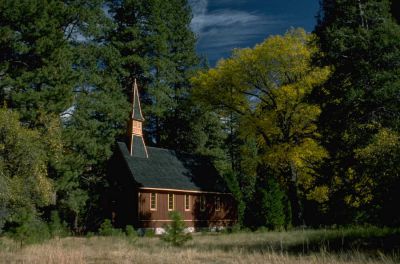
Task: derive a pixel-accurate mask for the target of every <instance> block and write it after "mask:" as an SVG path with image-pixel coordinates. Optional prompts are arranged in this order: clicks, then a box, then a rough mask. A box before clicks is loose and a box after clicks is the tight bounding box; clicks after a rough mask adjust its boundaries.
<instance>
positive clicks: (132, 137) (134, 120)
mask: <svg viewBox="0 0 400 264" xmlns="http://www.w3.org/2000/svg"><path fill="white" fill-rule="evenodd" d="M143 121H144V118H143V115H142V109H141V107H140V98H139V91H138V87H137V83H136V79H135V81H134V83H133V87H132V112H131V118H130V120H129V128H128V136H129V146H128V147H129V153H130V154H131V156H134V157H138V158H148V157H149V156H148V154H147V148H146V145H145V144H144V140H143V130H142V123H143Z"/></svg>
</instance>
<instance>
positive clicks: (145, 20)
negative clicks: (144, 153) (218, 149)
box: [110, 0, 207, 151]
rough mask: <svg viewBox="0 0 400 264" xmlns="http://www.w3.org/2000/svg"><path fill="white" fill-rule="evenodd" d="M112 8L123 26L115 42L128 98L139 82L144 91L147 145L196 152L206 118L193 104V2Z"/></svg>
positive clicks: (139, 1) (137, 0)
mask: <svg viewBox="0 0 400 264" xmlns="http://www.w3.org/2000/svg"><path fill="white" fill-rule="evenodd" d="M110 6H111V13H112V14H113V16H114V19H115V22H116V24H117V27H116V30H115V32H114V34H113V35H112V37H111V41H112V43H113V45H114V46H115V47H116V48H117V49H118V50H119V52H120V54H121V59H122V70H121V71H122V72H124V77H123V79H122V84H123V86H124V87H125V89H126V93H127V94H129V92H130V90H131V86H132V82H133V80H134V78H137V79H138V82H139V84H140V86H141V87H143V88H142V90H141V93H142V96H141V98H142V100H143V111H144V112H145V114H144V115H145V116H146V123H145V131H146V132H147V133H146V136H147V142H148V143H150V144H155V145H157V146H162V147H168V148H173V149H178V150H185V151H193V150H194V149H196V148H197V145H198V142H199V140H200V139H199V137H200V136H199V135H198V134H196V133H197V131H199V129H198V128H199V125H201V124H202V123H203V122H204V120H205V119H204V115H202V112H201V111H200V110H199V109H196V108H194V107H193V106H192V104H191V103H190V101H188V98H189V93H190V86H189V82H188V79H189V76H190V74H191V71H192V70H193V69H194V68H195V67H197V66H198V64H199V59H198V57H197V55H196V53H195V36H194V34H193V32H192V31H191V30H190V27H189V24H190V21H191V12H190V7H189V5H188V3H187V1H186V0H172V1H162V0H150V1H147V0H146V1H143V0H126V1H111V3H110ZM199 111H200V112H199ZM206 119H207V118H206ZM203 127H204V126H203ZM200 131H201V129H200ZM196 141H197V142H196Z"/></svg>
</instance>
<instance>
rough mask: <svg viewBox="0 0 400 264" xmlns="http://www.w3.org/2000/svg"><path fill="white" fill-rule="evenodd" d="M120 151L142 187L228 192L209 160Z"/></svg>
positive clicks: (161, 151)
mask: <svg viewBox="0 0 400 264" xmlns="http://www.w3.org/2000/svg"><path fill="white" fill-rule="evenodd" d="M118 149H119V151H120V152H121V154H122V157H123V159H124V160H125V162H126V164H127V165H128V168H129V171H130V173H131V176H132V177H133V179H134V180H135V181H136V182H137V183H138V185H139V186H140V187H148V188H160V189H178V190H192V191H208V192H228V190H227V188H226V185H225V184H224V181H223V180H222V179H221V177H219V174H218V172H217V170H216V169H215V168H214V166H213V165H212V164H211V162H210V160H209V159H208V158H206V157H202V156H196V155H190V154H182V153H177V152H175V151H173V150H168V149H161V148H154V147H147V152H148V155H149V157H148V158H139V157H134V156H131V155H129V152H128V149H127V147H126V144H125V143H123V142H118Z"/></svg>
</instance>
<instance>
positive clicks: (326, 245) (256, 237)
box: [0, 228, 400, 264]
mask: <svg viewBox="0 0 400 264" xmlns="http://www.w3.org/2000/svg"><path fill="white" fill-rule="evenodd" d="M398 235H399V233H398V232H397V231H396V230H391V229H378V228H376V229H373V228H372V229H371V228H369V229H364V228H351V229H339V230H324V229H320V230H297V231H290V232H252V233H250V232H242V233H234V234H220V233H207V234H201V233H197V234H195V235H194V237H193V240H191V241H189V242H188V243H187V244H185V245H184V246H183V247H180V248H176V247H171V246H169V245H168V244H166V243H164V242H163V241H160V239H158V238H157V237H153V238H149V237H142V238H126V237H90V238H86V237H67V238H61V239H52V240H50V241H47V242H45V243H42V244H34V245H27V246H24V247H22V248H21V246H20V244H19V243H16V242H14V241H12V240H10V239H7V238H1V239H0V262H1V263H174V264H177V263H338V264H339V263H398V262H399V260H400V254H399V247H398V246H399V243H398V242H399V241H398V239H399V236H398Z"/></svg>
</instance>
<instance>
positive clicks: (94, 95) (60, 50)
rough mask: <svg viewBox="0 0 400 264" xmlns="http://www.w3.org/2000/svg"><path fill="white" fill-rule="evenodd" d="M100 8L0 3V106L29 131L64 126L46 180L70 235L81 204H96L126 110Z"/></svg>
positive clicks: (52, 1)
mask: <svg viewBox="0 0 400 264" xmlns="http://www.w3.org/2000/svg"><path fill="white" fill-rule="evenodd" d="M102 3H103V1H101V0H90V1H83V0H74V1H67V2H65V1H59V0H49V1H40V0H35V1H27V0H17V1H0V32H1V36H0V78H1V82H0V100H1V101H2V102H5V103H6V104H7V107H9V108H12V109H15V110H16V111H18V112H20V114H21V118H22V120H23V121H24V123H26V124H27V125H29V126H30V127H32V128H38V129H39V130H43V131H47V130H49V129H50V128H51V126H50V123H51V122H53V121H51V120H54V119H55V120H56V121H58V123H60V122H61V123H62V126H61V128H62V129H61V135H60V137H62V144H61V146H62V148H63V155H62V159H61V160H54V161H51V162H49V166H50V169H49V176H50V177H51V178H52V179H54V180H55V186H56V188H57V198H58V201H57V206H59V207H60V209H61V210H60V214H61V216H63V217H66V218H67V219H69V220H71V222H74V223H75V224H74V225H75V227H76V228H77V225H78V224H79V221H78V220H82V219H78V218H79V217H82V218H83V213H84V208H86V207H87V206H88V207H90V205H88V204H87V203H86V201H88V200H89V201H92V202H93V203H95V202H96V198H95V196H92V194H95V195H96V196H98V195H99V192H100V191H101V190H99V188H100V189H101V186H102V185H103V181H102V179H103V176H104V174H105V166H104V164H105V162H106V160H107V158H108V157H109V156H110V155H111V146H112V144H113V143H114V140H115V137H116V135H117V134H118V133H121V128H122V127H124V122H123V120H124V119H125V118H126V116H127V115H128V109H129V108H128V104H127V102H126V101H127V100H126V97H125V96H124V94H123V92H122V89H121V88H120V86H119V76H120V74H119V72H118V69H119V67H118V63H117V62H118V54H119V53H118V52H117V51H116V50H115V49H114V48H113V47H112V46H110V45H108V44H107V43H105V42H104V40H105V38H106V34H107V33H108V29H109V27H110V26H111V25H112V23H111V21H110V20H109V18H107V16H106V15H105V13H104V11H103V5H102ZM49 122H50V123H49ZM53 123H54V122H53ZM89 197H91V199H88V198H89ZM81 222H82V221H81Z"/></svg>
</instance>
